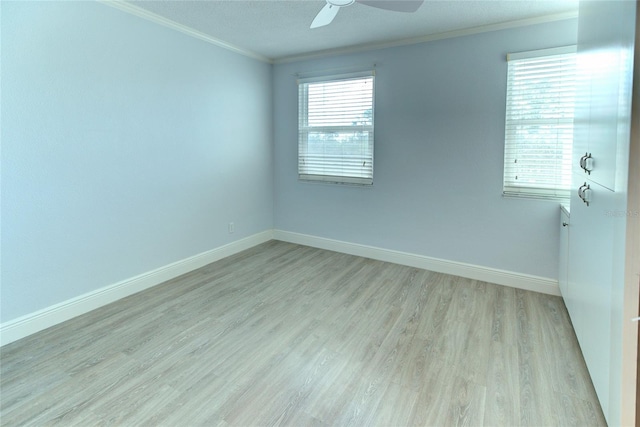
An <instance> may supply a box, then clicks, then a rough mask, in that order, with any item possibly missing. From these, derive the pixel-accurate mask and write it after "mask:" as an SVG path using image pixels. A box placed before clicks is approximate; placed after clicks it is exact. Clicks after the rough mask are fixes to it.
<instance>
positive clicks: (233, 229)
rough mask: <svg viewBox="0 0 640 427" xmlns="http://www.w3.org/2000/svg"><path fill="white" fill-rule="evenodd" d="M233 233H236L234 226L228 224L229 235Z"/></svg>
mask: <svg viewBox="0 0 640 427" xmlns="http://www.w3.org/2000/svg"><path fill="white" fill-rule="evenodd" d="M234 231H236V226H235V224H234V223H232V222H230V223H229V233H233V232H234Z"/></svg>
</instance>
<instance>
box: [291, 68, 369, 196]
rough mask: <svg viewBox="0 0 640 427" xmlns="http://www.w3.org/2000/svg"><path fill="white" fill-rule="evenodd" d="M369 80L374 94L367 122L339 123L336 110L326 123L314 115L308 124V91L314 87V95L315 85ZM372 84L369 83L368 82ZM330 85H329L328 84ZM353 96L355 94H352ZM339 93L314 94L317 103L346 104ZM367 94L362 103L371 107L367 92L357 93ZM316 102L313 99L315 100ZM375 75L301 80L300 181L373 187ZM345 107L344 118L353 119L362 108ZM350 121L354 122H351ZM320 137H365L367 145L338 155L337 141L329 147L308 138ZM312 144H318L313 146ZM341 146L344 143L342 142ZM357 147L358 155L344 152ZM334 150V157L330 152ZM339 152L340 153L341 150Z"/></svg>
mask: <svg viewBox="0 0 640 427" xmlns="http://www.w3.org/2000/svg"><path fill="white" fill-rule="evenodd" d="M357 81H367V82H370V85H371V86H370V91H371V100H370V105H371V114H370V116H371V117H370V118H368V117H367V118H366V121H365V120H363V121H360V122H357V121H355V122H354V121H352V123H339V121H340V120H339V119H336V118H337V117H339V116H340V115H339V114H338V115H337V114H336V109H337V108H338V107H340V105H336V107H335V108H333V107H332V108H331V109H330V110H328V115H330V116H331V117H332V118H331V119H329V120H328V121H327V122H326V123H322V120H319V119H318V117H319V114H318V113H317V112H316V113H311V114H312V116H311V121H314V118H315V122H316V123H309V122H310V120H309V119H310V117H309V114H310V112H309V89H310V87H311V93H312V96H314V95H313V94H314V90H313V86H314V84H315V87H316V88H320V87H328V86H320V85H319V84H324V83H329V84H331V83H336V84H346V85H348V84H349V82H357ZM367 84H369V83H367ZM329 86H330V85H329ZM351 93H354V92H351ZM335 94H336V92H333V93H331V91H330V90H328V91H327V94H326V95H320V94H319V92H317V91H316V92H315V96H316V98H315V100H316V101H318V100H320V99H322V100H325V101H327V102H332V101H333V102H338V103H340V102H344V101H345V99H339V98H338V99H337V100H336V97H335ZM362 95H365V98H363V99H362V100H361V101H363V102H365V103H366V105H368V102H369V101H368V99H367V98H366V96H367V95H368V89H366V90H364V91H363V92H360V93H359V94H356V96H362ZM312 102H313V100H312ZM374 104H375V72H374V71H373V70H368V71H362V72H357V73H349V74H339V75H330V76H322V77H310V78H300V79H298V178H299V179H300V180H301V181H321V182H327V183H338V184H352V185H372V184H373V148H374V117H375V105H374ZM342 108H344V109H345V110H347V112H346V113H345V114H344V117H349V118H353V117H354V114H357V111H358V110H357V109H358V108H359V107H357V106H356V107H354V106H353V104H348V103H347V104H342ZM348 120H351V119H348ZM310 134H312V135H314V134H315V135H316V136H318V135H321V137H323V138H324V137H330V136H331V135H336V134H340V135H343V136H344V135H349V134H351V135H352V136H351V137H355V138H363V139H365V141H366V144H360V145H357V147H353V146H352V147H350V148H349V147H347V146H346V145H345V147H344V148H343V149H342V150H343V151H342V152H341V153H337V152H336V148H338V149H340V147H336V143H335V141H333V142H327V143H326V144H323V143H318V142H317V141H316V142H315V143H312V142H311V141H310V138H309V135H310ZM312 144H315V145H314V146H312ZM340 144H342V143H340ZM353 148H357V149H358V150H359V152H358V153H354V152H351V153H347V152H345V150H349V149H351V150H352V149H353ZM330 150H331V151H333V152H332V153H331V154H329V153H328V151H330ZM338 151H339V150H338Z"/></svg>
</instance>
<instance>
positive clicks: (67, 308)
mask: <svg viewBox="0 0 640 427" xmlns="http://www.w3.org/2000/svg"><path fill="white" fill-rule="evenodd" d="M272 238H273V230H267V231H263V232H261V233H257V234H254V235H252V236H249V237H245V238H244V239H240V240H237V241H235V242H231V243H229V244H226V245H224V246H220V247H218V248H215V249H212V250H209V251H206V252H202V253H200V254H197V255H194V256H191V257H189V258H185V259H183V260H180V261H176V262H174V263H171V264H168V265H165V266H164V267H160V268H158V269H155V270H153V271H149V272H147V273H143V274H140V275H138V276H135V277H132V278H130V279H126V280H123V281H121V282H118V283H114V284H112V285H108V286H105V287H103V288H100V289H97V290H95V291H92V292H88V293H86V294H83V295H80V296H77V297H75V298H72V299H69V300H67V301H63V302H61V303H59V304H55V305H52V306H50V307H47V308H44V309H42V310H38V311H36V312H35V313H30V314H27V315H25V316H22V317H19V318H17V319H14V320H11V321H8V322H5V323H2V324H0V346H2V345H5V344H9V343H11V342H13V341H16V340H19V339H21V338H24V337H26V336H29V335H31V334H34V333H36V332H39V331H41V330H43V329H46V328H49V327H51V326H54V325H57V324H59V323H62V322H64V321H66V320H69V319H72V318H74V317H76V316H80V315H82V314H85V313H88V312H89V311H91V310H95V309H96V308H99V307H102V306H104V305H107V304H110V303H112V302H114V301H117V300H119V299H121V298H124V297H127V296H129V295H133V294H135V293H137V292H140V291H143V290H145V289H148V288H151V287H153V286H156V285H159V284H161V283H164V282H166V281H167V280H171V279H173V278H175V277H178V276H180V275H182V274H185V273H188V272H190V271H193V270H195V269H198V268H200V267H203V266H205V265H207V264H210V263H212V262H215V261H218V260H220V259H222V258H225V257H228V256H231V255H234V254H236V253H238V252H242V251H244V250H246V249H249V248H252V247H254V246H256V245H259V244H261V243H264V242H268V241H269V240H271V239H272Z"/></svg>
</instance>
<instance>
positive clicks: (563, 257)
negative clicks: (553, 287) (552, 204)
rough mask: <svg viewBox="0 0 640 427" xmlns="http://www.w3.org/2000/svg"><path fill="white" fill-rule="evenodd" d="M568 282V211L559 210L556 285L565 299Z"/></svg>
mask: <svg viewBox="0 0 640 427" xmlns="http://www.w3.org/2000/svg"><path fill="white" fill-rule="evenodd" d="M568 282H569V211H568V209H567V208H566V207H564V206H562V207H561V208H560V260H559V262H558V284H559V286H560V293H561V294H562V296H564V297H565V298H566V296H567V295H568V294H567V292H568Z"/></svg>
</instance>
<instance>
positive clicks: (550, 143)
mask: <svg viewBox="0 0 640 427" xmlns="http://www.w3.org/2000/svg"><path fill="white" fill-rule="evenodd" d="M575 52H576V49H575V46H569V47H562V48H554V49H544V50H538V51H534V52H522V53H516V54H510V55H509V56H508V58H507V59H508V77H507V79H508V80H507V108H506V120H505V154H504V185H503V194H504V195H505V196H521V197H536V198H548V199H555V200H568V199H569V194H570V186H571V150H572V145H573V113H574V105H575V86H576V53H575Z"/></svg>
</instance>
